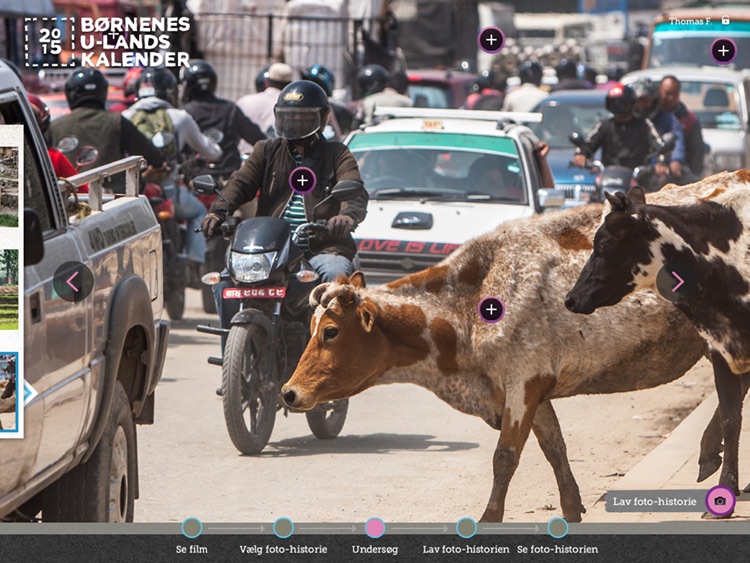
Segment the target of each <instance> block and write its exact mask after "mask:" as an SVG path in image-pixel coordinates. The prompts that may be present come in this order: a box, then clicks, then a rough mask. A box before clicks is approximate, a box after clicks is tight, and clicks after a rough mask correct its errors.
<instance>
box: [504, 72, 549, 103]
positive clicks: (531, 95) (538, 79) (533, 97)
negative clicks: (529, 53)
mask: <svg viewBox="0 0 750 563" xmlns="http://www.w3.org/2000/svg"><path fill="white" fill-rule="evenodd" d="M543 74H544V71H543V69H542V65H540V64H539V63H537V62H535V61H526V62H525V63H523V64H522V65H521V66H520V67H518V77H519V78H520V79H521V86H519V87H518V88H516V89H515V90H513V91H512V92H509V93H508V95H507V96H505V101H504V102H503V111H531V110H533V109H534V108H535V107H536V106H537V105H538V104H539V102H541V101H542V100H543V99H544V98H546V97H547V95H548V94H547V92H545V91H544V90H542V89H541V85H542V75H543Z"/></svg>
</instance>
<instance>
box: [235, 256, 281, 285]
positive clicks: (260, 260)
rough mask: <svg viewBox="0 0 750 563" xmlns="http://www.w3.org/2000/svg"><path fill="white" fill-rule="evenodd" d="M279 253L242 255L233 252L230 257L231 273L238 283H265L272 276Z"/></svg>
mask: <svg viewBox="0 0 750 563" xmlns="http://www.w3.org/2000/svg"><path fill="white" fill-rule="evenodd" d="M276 254H278V253H277V252H264V253H263V254H242V253H241V252H234V251H232V252H231V254H230V256H229V272H230V273H231V274H232V277H233V278H234V279H236V280H237V281H241V282H246V283H252V282H259V281H263V280H265V279H267V278H268V276H269V275H271V268H272V267H273V263H274V262H275V261H276Z"/></svg>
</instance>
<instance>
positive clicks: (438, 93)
mask: <svg viewBox="0 0 750 563" xmlns="http://www.w3.org/2000/svg"><path fill="white" fill-rule="evenodd" d="M406 76H407V78H408V79H409V97H410V98H411V99H412V101H413V102H414V106H415V107H423V108H450V109H456V108H459V107H461V105H462V104H463V103H464V101H465V100H466V96H468V95H469V94H470V93H471V87H472V86H473V84H474V81H475V80H476V75H475V74H472V73H470V72H462V71H455V70H410V71H408V72H407V73H406Z"/></svg>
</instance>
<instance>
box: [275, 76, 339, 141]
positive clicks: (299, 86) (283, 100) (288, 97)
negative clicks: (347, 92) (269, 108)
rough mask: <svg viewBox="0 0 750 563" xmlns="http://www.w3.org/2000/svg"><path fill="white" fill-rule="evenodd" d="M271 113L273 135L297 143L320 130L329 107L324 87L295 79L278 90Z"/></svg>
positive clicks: (326, 119)
mask: <svg viewBox="0 0 750 563" xmlns="http://www.w3.org/2000/svg"><path fill="white" fill-rule="evenodd" d="M273 113H274V116H275V117H276V134H277V135H278V136H279V137H283V138H285V139H288V140H290V141H299V140H302V139H306V138H308V137H311V136H312V135H314V134H315V133H317V132H318V131H322V130H323V128H324V127H325V126H326V123H328V116H329V115H330V113H331V106H330V105H329V103H328V96H326V93H325V91H324V90H323V88H321V87H320V86H318V85H317V84H315V82H311V81H309V80H297V81H295V82H292V83H291V84H288V85H287V86H285V87H284V89H283V90H282V91H281V93H280V94H279V100H278V101H277V102H276V105H275V106H274V108H273Z"/></svg>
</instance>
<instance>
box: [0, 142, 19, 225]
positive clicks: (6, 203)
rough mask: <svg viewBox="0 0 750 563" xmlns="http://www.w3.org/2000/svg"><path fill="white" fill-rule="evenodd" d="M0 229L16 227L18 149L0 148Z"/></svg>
mask: <svg viewBox="0 0 750 563" xmlns="http://www.w3.org/2000/svg"><path fill="white" fill-rule="evenodd" d="M0 227H18V147H0Z"/></svg>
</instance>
